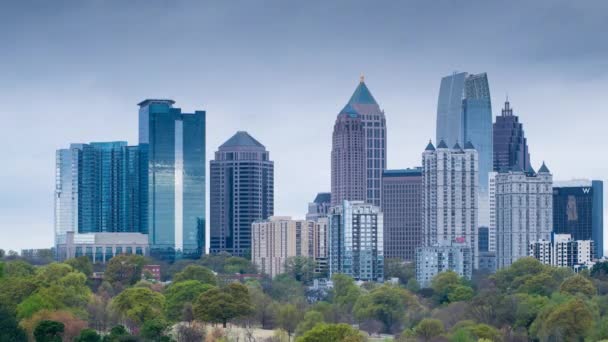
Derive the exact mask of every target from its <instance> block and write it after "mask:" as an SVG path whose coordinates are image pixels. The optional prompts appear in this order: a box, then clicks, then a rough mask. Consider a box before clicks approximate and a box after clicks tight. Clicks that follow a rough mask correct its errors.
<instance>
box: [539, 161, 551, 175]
mask: <svg viewBox="0 0 608 342" xmlns="http://www.w3.org/2000/svg"><path fill="white" fill-rule="evenodd" d="M538 173H551V171H549V168H548V167H547V165H545V162H543V165H541V167H540V169H538Z"/></svg>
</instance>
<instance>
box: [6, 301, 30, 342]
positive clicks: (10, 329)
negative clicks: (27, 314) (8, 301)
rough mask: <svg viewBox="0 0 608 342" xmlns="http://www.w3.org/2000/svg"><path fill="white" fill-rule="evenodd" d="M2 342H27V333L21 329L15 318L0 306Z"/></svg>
mask: <svg viewBox="0 0 608 342" xmlns="http://www.w3.org/2000/svg"><path fill="white" fill-rule="evenodd" d="M0 341H3V342H4V341H6V342H26V341H27V336H26V334H25V331H24V330H23V329H21V328H20V327H19V325H18V324H17V320H16V319H15V316H13V315H12V314H11V313H10V312H9V311H8V310H7V309H6V308H3V307H1V306H0Z"/></svg>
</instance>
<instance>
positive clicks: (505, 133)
mask: <svg viewBox="0 0 608 342" xmlns="http://www.w3.org/2000/svg"><path fill="white" fill-rule="evenodd" d="M531 168H532V166H531V165H530V152H529V151H528V142H527V139H526V137H525V135H524V128H523V124H522V123H520V122H519V117H517V115H513V108H511V107H510V105H509V101H508V100H507V101H506V102H505V107H504V109H503V110H502V115H501V116H497V117H496V122H495V123H494V171H497V172H509V171H526V172H529V171H530V169H531Z"/></svg>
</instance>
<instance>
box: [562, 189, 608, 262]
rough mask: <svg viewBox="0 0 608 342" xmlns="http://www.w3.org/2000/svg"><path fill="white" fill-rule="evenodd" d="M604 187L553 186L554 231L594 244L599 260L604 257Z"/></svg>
mask: <svg viewBox="0 0 608 342" xmlns="http://www.w3.org/2000/svg"><path fill="white" fill-rule="evenodd" d="M603 195H604V183H603V182H602V181H600V180H593V181H590V180H573V181H566V182H555V183H554V184H553V230H554V232H555V233H557V234H570V235H571V236H572V238H573V239H574V240H592V241H593V244H594V247H595V251H594V255H595V256H596V257H597V258H601V257H603V256H604V222H603V217H604V215H603V210H604V198H603V197H604V196H603Z"/></svg>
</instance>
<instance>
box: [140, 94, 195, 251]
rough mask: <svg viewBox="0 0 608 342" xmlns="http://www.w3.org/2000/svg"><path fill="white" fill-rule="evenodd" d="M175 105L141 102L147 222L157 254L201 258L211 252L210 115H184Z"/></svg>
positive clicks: (143, 197) (143, 204) (156, 101)
mask: <svg viewBox="0 0 608 342" xmlns="http://www.w3.org/2000/svg"><path fill="white" fill-rule="evenodd" d="M174 104H175V102H174V101H173V100H157V99H148V100H144V101H142V102H140V103H139V104H138V105H139V148H140V151H141V157H140V158H141V161H140V164H141V166H142V167H141V175H140V176H141V180H142V186H143V188H144V189H146V191H145V196H142V203H141V205H142V207H143V208H144V214H143V215H142V216H141V220H142V225H143V226H144V227H146V229H145V230H146V231H147V232H148V234H149V238H150V249H151V253H152V254H153V255H155V256H157V257H160V258H163V259H174V258H176V257H188V258H198V257H200V256H201V254H202V253H204V250H205V219H206V214H205V210H206V208H205V183H206V175H205V166H206V165H205V124H206V121H205V120H206V119H205V117H206V113H205V112H204V111H195V112H194V113H182V111H181V109H180V108H175V107H173V105H174Z"/></svg>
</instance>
